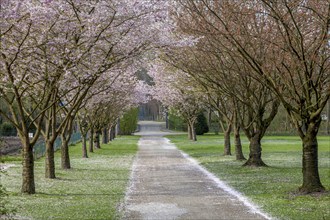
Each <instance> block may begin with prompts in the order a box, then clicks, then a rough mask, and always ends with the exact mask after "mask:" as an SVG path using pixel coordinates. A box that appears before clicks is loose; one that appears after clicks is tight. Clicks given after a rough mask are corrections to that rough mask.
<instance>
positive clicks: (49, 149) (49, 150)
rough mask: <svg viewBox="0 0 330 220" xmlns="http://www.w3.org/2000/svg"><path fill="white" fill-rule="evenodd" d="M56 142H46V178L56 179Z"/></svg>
mask: <svg viewBox="0 0 330 220" xmlns="http://www.w3.org/2000/svg"><path fill="white" fill-rule="evenodd" d="M54 141H55V140H46V159H45V177H46V178H49V179H55V178H56V176H55V160H54Z"/></svg>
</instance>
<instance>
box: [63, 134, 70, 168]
mask: <svg viewBox="0 0 330 220" xmlns="http://www.w3.org/2000/svg"><path fill="white" fill-rule="evenodd" d="M61 139H62V145H61V168H62V169H64V170H67V169H71V164H70V156H69V140H70V137H69V138H67V137H65V134H62V135H61Z"/></svg>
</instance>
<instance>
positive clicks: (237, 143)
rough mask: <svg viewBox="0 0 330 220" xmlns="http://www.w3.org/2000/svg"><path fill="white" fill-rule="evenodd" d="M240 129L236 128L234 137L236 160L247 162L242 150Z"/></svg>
mask: <svg viewBox="0 0 330 220" xmlns="http://www.w3.org/2000/svg"><path fill="white" fill-rule="evenodd" d="M239 130H240V127H239V126H235V128H234V136H235V155H236V160H246V158H245V157H244V154H243V150H242V142H241V135H240V133H239Z"/></svg>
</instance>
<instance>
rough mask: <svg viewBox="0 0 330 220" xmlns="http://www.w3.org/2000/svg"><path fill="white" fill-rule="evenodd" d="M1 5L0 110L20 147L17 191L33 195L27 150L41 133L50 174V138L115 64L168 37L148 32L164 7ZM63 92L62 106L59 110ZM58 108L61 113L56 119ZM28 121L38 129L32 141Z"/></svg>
mask: <svg viewBox="0 0 330 220" xmlns="http://www.w3.org/2000/svg"><path fill="white" fill-rule="evenodd" d="M1 6H2V8H1V12H2V13H1V30H2V32H1V43H2V50H1V94H2V97H4V100H6V104H7V105H8V107H9V108H10V109H11V111H12V114H11V115H6V114H5V113H4V112H3V111H1V113H2V114H3V115H5V117H7V119H8V120H9V121H10V122H12V123H13V124H14V125H15V127H16V128H17V130H18V131H19V132H18V133H19V135H20V137H21V140H22V142H23V145H24V148H23V158H24V159H23V161H24V162H23V186H22V192H26V193H34V192H35V187H34V176H33V155H32V151H33V145H34V144H35V142H36V140H37V139H38V136H39V134H40V131H41V130H42V133H43V136H44V137H45V139H46V143H47V151H46V152H47V153H46V174H45V175H46V177H48V178H55V169H54V168H55V166H54V152H53V148H52V145H53V142H54V140H55V139H56V137H57V136H58V135H59V133H60V132H61V130H63V128H65V127H66V126H67V125H69V124H70V123H68V120H71V118H72V116H73V115H74V114H75V112H76V111H77V109H79V106H80V104H81V103H82V100H83V99H84V97H85V96H86V95H87V93H88V90H89V89H90V87H91V86H92V85H93V84H94V83H95V81H96V80H97V79H98V78H99V77H100V76H101V75H103V74H105V73H107V72H109V71H110V70H111V68H113V67H114V66H115V65H116V64H118V63H122V62H126V61H127V60H129V59H132V58H134V57H136V56H137V55H140V54H141V53H142V52H144V51H148V50H150V49H152V48H155V45H158V46H161V45H165V44H167V43H168V42H169V41H165V38H164V37H163V36H161V35H155V34H154V32H155V31H157V30H159V29H162V28H163V27H165V26H166V22H164V19H165V18H166V16H167V11H166V9H167V7H168V4H163V3H161V2H159V1H153V0H149V1H137V0H136V1H110V0H105V1H80V0H61V1H51V0H50V1H49V0H48V1H32V0H30V1H19V0H15V1H5V0H4V1H1ZM160 38H162V39H160ZM68 94H71V97H70V98H68V96H69V95H68ZM65 96H66V99H69V101H67V103H70V104H67V107H69V106H70V108H67V109H66V111H64V110H63V108H61V107H59V103H62V98H63V97H65ZM14 106H19V108H16V107H14ZM60 112H61V113H60ZM59 113H60V114H61V115H62V116H63V115H66V116H65V117H62V120H61V122H60V123H58V115H57V114H59ZM42 124H44V125H42ZM32 126H36V127H37V132H36V134H35V136H34V139H32V141H31V140H30V139H29V134H28V133H29V128H31V127H32ZM64 130H66V129H64Z"/></svg>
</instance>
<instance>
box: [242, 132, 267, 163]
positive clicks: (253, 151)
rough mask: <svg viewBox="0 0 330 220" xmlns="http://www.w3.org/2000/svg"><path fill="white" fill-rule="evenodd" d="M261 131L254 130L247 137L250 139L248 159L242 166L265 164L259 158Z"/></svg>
mask: <svg viewBox="0 0 330 220" xmlns="http://www.w3.org/2000/svg"><path fill="white" fill-rule="evenodd" d="M260 134H261V132H256V133H255V134H254V135H253V136H251V137H250V138H249V140H250V146H249V147H250V154H249V159H248V160H247V161H246V163H245V164H243V166H256V167H261V166H267V165H266V164H265V163H264V162H263V161H262V159H261V151H262V148H261V143H260V141H261V137H262V136H261V135H260Z"/></svg>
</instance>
